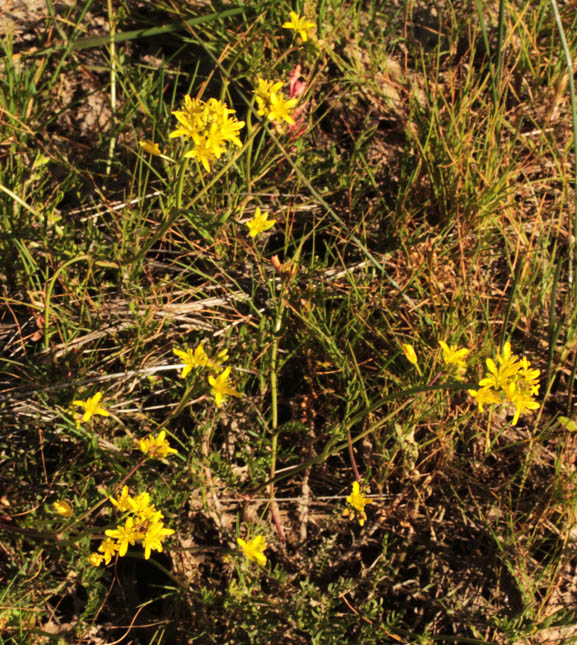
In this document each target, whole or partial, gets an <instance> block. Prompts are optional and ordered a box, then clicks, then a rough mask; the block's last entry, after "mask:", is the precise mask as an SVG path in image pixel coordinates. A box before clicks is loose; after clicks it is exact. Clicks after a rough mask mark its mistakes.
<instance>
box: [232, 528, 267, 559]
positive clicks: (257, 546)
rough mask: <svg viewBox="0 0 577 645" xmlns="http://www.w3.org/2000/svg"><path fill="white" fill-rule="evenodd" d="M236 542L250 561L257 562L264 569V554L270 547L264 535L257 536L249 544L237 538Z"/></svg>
mask: <svg viewBox="0 0 577 645" xmlns="http://www.w3.org/2000/svg"><path fill="white" fill-rule="evenodd" d="M236 541H237V544H238V545H239V546H240V548H241V549H242V552H243V553H244V555H245V556H246V557H247V558H248V559H249V560H251V561H252V562H256V563H257V564H259V565H260V566H261V567H264V565H265V564H266V555H265V554H264V552H265V550H266V548H267V546H268V545H267V543H266V540H265V539H264V537H263V536H262V535H257V536H256V537H254V538H252V540H248V542H245V541H244V540H242V539H241V538H237V539H236Z"/></svg>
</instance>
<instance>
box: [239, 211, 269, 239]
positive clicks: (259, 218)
mask: <svg viewBox="0 0 577 645" xmlns="http://www.w3.org/2000/svg"><path fill="white" fill-rule="evenodd" d="M246 225H247V226H248V230H249V235H250V236H251V237H256V236H257V235H258V234H259V233H262V232H264V231H268V229H269V228H272V227H273V226H274V225H275V221H274V219H268V213H261V212H260V208H259V207H258V206H257V207H256V208H255V210H254V217H253V218H252V219H250V220H249V221H248V222H247V223H246Z"/></svg>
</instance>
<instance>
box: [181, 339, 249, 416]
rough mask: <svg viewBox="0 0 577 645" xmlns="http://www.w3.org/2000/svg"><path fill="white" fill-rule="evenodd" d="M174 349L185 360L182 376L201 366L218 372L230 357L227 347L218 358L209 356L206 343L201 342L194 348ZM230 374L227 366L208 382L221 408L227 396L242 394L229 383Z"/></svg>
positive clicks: (211, 376)
mask: <svg viewBox="0 0 577 645" xmlns="http://www.w3.org/2000/svg"><path fill="white" fill-rule="evenodd" d="M172 351H173V352H174V353H175V354H176V356H178V357H179V358H180V359H182V361H183V362H184V367H183V368H182V372H181V374H180V376H181V377H182V378H184V377H186V376H187V375H188V374H189V373H190V372H191V371H192V370H193V369H197V368H199V367H206V368H208V369H209V370H212V371H215V372H216V371H218V370H220V369H221V366H222V363H224V361H226V360H227V358H228V351H227V350H226V349H225V350H222V351H221V352H219V353H218V354H217V356H216V359H214V360H213V359H211V358H209V356H208V354H207V353H206V352H205V350H204V343H200V344H199V345H198V346H197V347H196V349H194V350H193V349H189V348H186V349H184V350H180V349H174V350H172ZM229 376H230V367H227V368H225V369H224V370H223V371H222V372H221V373H220V374H219V375H218V376H213V375H212V374H210V375H209V377H208V382H209V384H210V386H211V388H212V390H211V391H212V395H213V396H214V400H215V402H216V405H217V407H219V408H220V406H221V405H222V404H223V402H224V401H225V399H226V397H227V396H237V397H240V396H242V394H241V393H240V392H238V391H237V390H235V389H234V388H233V387H232V386H231V385H230V384H229Z"/></svg>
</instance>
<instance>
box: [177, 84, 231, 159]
mask: <svg viewBox="0 0 577 645" xmlns="http://www.w3.org/2000/svg"><path fill="white" fill-rule="evenodd" d="M172 114H174V116H175V117H176V118H177V120H178V123H179V127H177V128H176V130H174V131H173V132H171V133H170V135H169V137H170V138H171V139H173V138H175V137H184V138H185V139H192V141H193V143H194V148H193V149H192V150H189V151H188V152H186V153H185V154H184V156H185V157H189V158H192V159H196V160H197V161H199V162H200V163H201V164H202V165H203V166H204V168H205V170H206V171H207V172H210V163H211V162H212V161H214V160H215V159H220V157H221V156H222V154H223V153H224V151H225V150H226V144H227V143H228V142H229V141H230V142H231V143H233V144H234V145H235V146H238V147H239V148H240V147H241V146H242V143H241V141H240V139H239V138H238V132H239V130H241V129H242V128H243V126H244V121H238V120H237V118H236V116H235V111H234V110H231V109H230V108H227V107H226V103H224V102H223V101H218V100H217V99H208V101H203V100H202V99H192V98H190V96H188V95H187V96H185V97H184V106H183V109H182V110H176V111H175V112H173V113H172Z"/></svg>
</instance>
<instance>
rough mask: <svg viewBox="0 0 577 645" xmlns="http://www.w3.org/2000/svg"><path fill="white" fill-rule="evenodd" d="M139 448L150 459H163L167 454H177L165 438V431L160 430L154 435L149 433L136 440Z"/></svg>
mask: <svg viewBox="0 0 577 645" xmlns="http://www.w3.org/2000/svg"><path fill="white" fill-rule="evenodd" d="M138 447H139V448H140V450H141V451H142V452H143V453H144V454H145V455H146V456H147V457H150V458H151V459H154V458H156V459H164V458H165V457H167V456H168V455H175V454H178V453H177V451H176V450H175V449H174V448H171V447H170V444H169V443H168V441H167V440H166V432H165V431H164V430H161V431H160V432H159V433H158V434H157V435H156V437H154V436H153V435H151V434H149V435H148V436H147V437H144V438H143V439H141V440H140V441H139V442H138Z"/></svg>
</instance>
